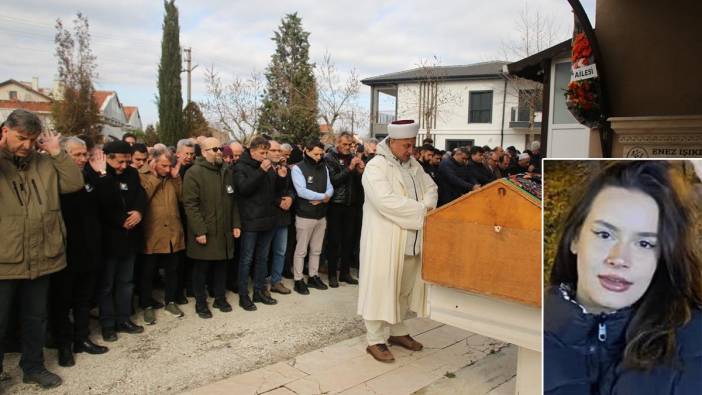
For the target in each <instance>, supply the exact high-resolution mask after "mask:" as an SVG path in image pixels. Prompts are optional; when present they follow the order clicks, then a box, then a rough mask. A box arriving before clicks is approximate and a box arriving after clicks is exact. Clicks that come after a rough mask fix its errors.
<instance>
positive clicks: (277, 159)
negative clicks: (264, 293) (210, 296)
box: [268, 140, 293, 295]
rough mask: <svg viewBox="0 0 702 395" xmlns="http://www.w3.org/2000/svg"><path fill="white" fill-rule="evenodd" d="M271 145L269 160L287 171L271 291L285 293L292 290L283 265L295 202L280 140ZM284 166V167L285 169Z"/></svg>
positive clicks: (275, 238) (273, 246)
mask: <svg viewBox="0 0 702 395" xmlns="http://www.w3.org/2000/svg"><path fill="white" fill-rule="evenodd" d="M270 144H271V147H270V149H269V150H268V160H270V161H271V163H272V165H273V169H274V170H275V171H276V173H277V172H278V170H281V172H283V173H285V181H284V183H285V187H284V188H283V189H281V190H280V194H279V196H278V199H279V200H278V206H277V207H276V210H275V214H276V218H277V220H276V223H275V228H274V230H273V240H272V242H271V249H272V250H273V251H272V254H271V255H272V258H271V265H270V280H271V292H277V293H280V294H283V295H287V294H289V293H290V292H291V291H290V289H288V288H287V287H286V286H285V285H283V267H284V266H285V255H286V252H287V248H288V237H289V236H290V235H289V234H288V228H289V227H290V225H291V224H292V217H291V213H290V209H291V208H292V204H293V187H292V180H291V178H290V169H288V167H287V159H285V158H283V151H282V148H281V145H280V143H279V142H277V141H275V140H271V141H270ZM283 168H284V169H283Z"/></svg>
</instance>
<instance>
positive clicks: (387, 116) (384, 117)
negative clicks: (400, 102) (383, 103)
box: [377, 111, 397, 125]
mask: <svg viewBox="0 0 702 395" xmlns="http://www.w3.org/2000/svg"><path fill="white" fill-rule="evenodd" d="M396 119H397V116H396V115H395V113H394V112H382V111H379V112H378V122H377V123H379V124H382V125H387V124H389V123H392V122H394V121H395V120H396Z"/></svg>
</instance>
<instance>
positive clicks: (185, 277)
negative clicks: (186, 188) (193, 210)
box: [176, 139, 195, 305]
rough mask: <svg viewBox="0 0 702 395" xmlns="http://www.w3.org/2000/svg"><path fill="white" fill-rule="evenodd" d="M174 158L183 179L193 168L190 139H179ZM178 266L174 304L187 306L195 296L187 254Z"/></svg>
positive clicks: (190, 262) (193, 158)
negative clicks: (190, 298) (189, 298)
mask: <svg viewBox="0 0 702 395" xmlns="http://www.w3.org/2000/svg"><path fill="white" fill-rule="evenodd" d="M176 158H177V161H178V162H180V170H179V171H178V172H179V173H180V179H181V180H184V179H185V174H186V173H187V172H188V170H189V169H190V168H191V167H193V161H194V160H195V143H194V142H193V141H192V140H191V139H180V140H178V144H177V145H176ZM178 209H179V210H180V219H181V221H182V223H183V232H185V233H186V234H187V229H188V228H187V226H188V220H187V219H186V216H185V208H184V207H183V204H182V203H180V204H179V207H178ZM179 259H180V264H179V265H178V292H177V294H176V303H177V304H180V305H183V304H188V298H186V295H188V296H195V293H194V292H193V284H192V278H193V262H192V260H191V259H190V258H188V256H187V254H185V252H184V251H183V252H182V253H180V258H179Z"/></svg>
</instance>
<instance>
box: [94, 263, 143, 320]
mask: <svg viewBox="0 0 702 395" xmlns="http://www.w3.org/2000/svg"><path fill="white" fill-rule="evenodd" d="M134 259H135V255H134V254H132V255H128V256H125V257H114V256H111V257H107V259H105V263H104V265H103V268H102V278H101V279H100V286H99V287H98V298H99V299H98V304H99V305H100V325H101V326H102V327H103V328H114V327H115V325H116V324H117V323H118V322H119V323H122V322H126V321H127V320H129V317H130V316H131V315H132V292H133V291H134V283H132V279H133V277H134Z"/></svg>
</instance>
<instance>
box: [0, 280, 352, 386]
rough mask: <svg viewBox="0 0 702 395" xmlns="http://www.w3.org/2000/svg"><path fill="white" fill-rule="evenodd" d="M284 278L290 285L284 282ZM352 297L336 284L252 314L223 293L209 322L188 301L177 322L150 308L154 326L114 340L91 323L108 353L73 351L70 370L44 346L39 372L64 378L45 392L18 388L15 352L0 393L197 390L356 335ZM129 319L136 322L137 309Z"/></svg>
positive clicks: (19, 378)
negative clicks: (223, 303) (225, 306)
mask: <svg viewBox="0 0 702 395" xmlns="http://www.w3.org/2000/svg"><path fill="white" fill-rule="evenodd" d="M324 278H325V280H326V276H324ZM285 281H286V286H288V287H289V288H292V280H285ZM357 295H358V286H350V285H347V284H344V283H342V285H341V286H340V287H339V288H337V289H331V288H330V289H328V290H326V291H318V290H315V289H310V295H307V296H302V295H298V294H296V293H295V292H293V293H292V294H290V295H279V294H273V296H274V297H275V298H276V299H278V304H277V305H275V306H265V305H263V304H257V306H258V311H255V312H247V311H244V310H243V309H241V308H240V307H239V306H238V305H237V302H238V297H237V295H236V294H232V293H227V298H228V300H229V302H230V303H231V304H232V306H234V311H233V312H231V313H221V312H220V311H219V310H217V309H212V313H213V315H214V317H213V318H211V319H207V320H205V319H201V318H199V317H198V316H197V315H196V314H195V302H194V300H193V299H192V298H191V299H190V303H189V304H187V305H185V306H181V307H182V309H183V311H184V312H185V317H182V318H176V317H174V316H172V315H170V314H169V313H167V312H165V311H164V310H158V311H157V316H156V317H157V322H156V324H155V325H152V326H146V327H145V329H146V330H145V332H144V333H142V334H137V335H128V334H122V333H120V334H118V336H119V339H118V340H117V342H114V343H106V342H104V341H103V340H102V336H101V335H100V331H99V328H98V327H97V326H95V327H94V328H93V331H92V339H93V340H95V341H96V342H97V343H99V344H104V345H107V346H108V347H110V351H109V352H108V353H106V354H103V355H88V354H85V353H82V354H76V365H75V366H73V367H70V368H62V367H60V366H58V363H57V361H56V350H48V349H45V352H44V357H45V359H46V366H47V368H48V369H49V370H51V371H53V372H55V373H57V374H59V375H60V376H61V377H62V378H63V380H64V383H63V385H62V386H60V387H58V388H56V389H53V390H50V391H45V390H41V389H40V388H39V387H37V386H34V385H28V384H23V383H22V373H21V371H20V369H19V367H18V363H19V354H7V355H6V356H5V362H4V367H5V371H6V372H7V373H8V374H9V375H10V376H11V381H9V382H3V383H0V393H2V392H5V393H7V394H20V393H21V394H31V393H42V394H157V393H158V394H162V393H163V394H172V393H177V392H181V391H184V390H187V389H191V388H196V387H200V386H203V385H206V384H208V383H211V382H214V381H217V380H221V379H223V378H226V377H229V376H232V375H235V374H239V373H243V372H247V371H250V370H253V369H256V368H259V367H261V366H265V365H269V364H272V363H276V362H278V361H283V360H286V359H289V358H292V357H294V356H295V355H298V354H301V353H304V352H307V351H310V350H314V349H317V348H320V347H324V346H326V345H329V344H333V343H337V342H339V341H341V340H344V339H348V338H351V337H355V336H359V335H360V334H362V333H363V332H364V328H363V321H362V320H361V318H360V317H359V316H357V315H356V298H357ZM211 303H212V300H211V299H210V304H211ZM133 320H134V321H135V322H136V323H138V324H140V325H143V316H142V315H141V312H140V311H139V312H138V313H137V315H136V316H134V317H133Z"/></svg>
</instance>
